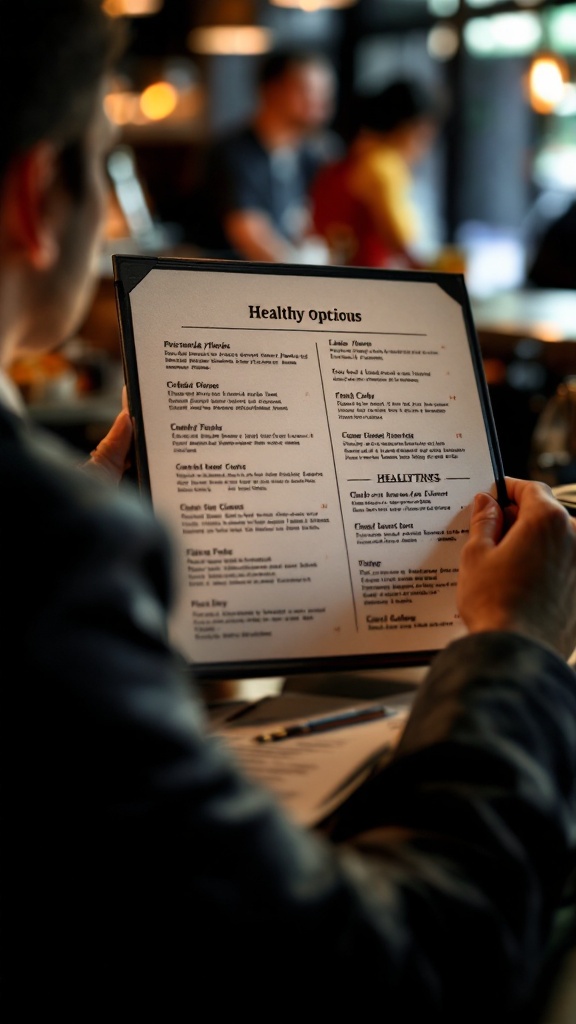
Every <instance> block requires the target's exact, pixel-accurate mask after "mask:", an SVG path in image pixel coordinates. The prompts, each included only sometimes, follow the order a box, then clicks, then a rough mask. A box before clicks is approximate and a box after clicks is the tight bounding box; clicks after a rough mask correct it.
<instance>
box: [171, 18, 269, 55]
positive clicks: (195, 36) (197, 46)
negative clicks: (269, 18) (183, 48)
mask: <svg viewBox="0 0 576 1024" xmlns="http://www.w3.org/2000/svg"><path fill="white" fill-rule="evenodd" d="M270 45H271V34H270V32H269V31H268V30H267V29H264V28H260V26H258V25H209V26H207V27H206V28H196V29H193V31H192V32H190V34H189V36H188V47H189V49H190V50H192V51H193V52H194V53H209V54H213V55H220V56H231V55H237V56H253V55H255V54H259V53H266V52H267V51H268V50H269V49H270Z"/></svg>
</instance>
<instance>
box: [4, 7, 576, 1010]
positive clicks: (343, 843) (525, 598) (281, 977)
mask: <svg viewBox="0 0 576 1024" xmlns="http://www.w3.org/2000/svg"><path fill="white" fill-rule="evenodd" d="M8 8H9V5H8V2H7V0H0V12H1V13H2V14H3V15H4V17H3V18H2V24H3V31H2V36H1V37H0V48H1V49H2V58H3V59H2V61H0V81H1V82H2V86H3V88H2V95H3V96H4V97H6V96H8V95H9V94H10V89H12V96H13V100H12V102H11V103H10V104H4V107H3V113H2V115H0V117H1V118H2V131H1V132H0V145H1V147H2V152H1V156H0V352H1V359H2V366H3V368H4V369H3V371H2V377H1V396H0V482H1V487H2V502H1V503H0V535H1V537H2V541H3V545H4V558H3V562H2V587H3V602H2V606H3V616H2V633H1V635H2V652H3V666H4V667H3V671H2V715H1V716H0V721H1V722H2V730H3V732H2V744H1V749H2V753H3V757H4V762H3V772H2V780H3V785H2V804H1V806H2V821H3V832H2V849H3V869H4V870H3V878H2V936H3V949H2V970H3V987H2V996H1V999H2V1019H3V1020H6V1021H7V1022H8V1021H10V1024H12V1022H14V1021H26V1022H29V1021H36V1020H40V1019H44V1017H46V1018H47V1019H51V1018H54V1019H57V1020H58V1021H59V1022H62V1021H66V1022H68V1021H75V1022H78V1021H84V1020H91V1019H95V1020H99V1021H103V1020H114V1021H115V1020H126V1021H128V1020H129V1021H132V1020H134V1021H139V1020H141V1019H146V1020H150V1019H151V1020H157V1021H162V1022H163V1024H164V1022H175V1021H180V1020H182V1019H187V1018H188V1016H190V1017H193V1016H195V1015H196V1016H197V1015H198V1014H204V1016H207V1015H208V1014H210V1015H212V1014H214V1015H215V1016H222V1017H226V1016H231V1015H232V1014H237V1015H238V1016H240V1015H242V1014H244V1013H247V1012H254V1011H255V1010H256V1012H257V1013H261V1014H266V1015H268V1014H269V1013H274V1014H275V1015H276V1016H278V1017H279V1018H280V1019H285V1018H287V1017H288V1015H290V1017H294V1015H296V1014H298V1015H299V1016H303V1017H304V1018H305V1019H306V1017H310V1016H312V1014H314V1016H316V1014H319V1013H322V1014H323V1015H325V1016H330V1017H332V1018H333V1019H336V1020H338V1019H343V1016H344V1015H346V1016H348V1015H349V1014H351V1013H354V1014H355V1016H356V1017H358V1018H360V1019H363V1018H366V1019H367V1016H368V1014H372V1013H374V1011H375V1008H376V1007H377V1008H378V1010H377V1012H378V1013H379V1015H382V1016H383V1017H384V1019H386V1020H388V1021H404V1020H413V1019H416V1020H422V1021H424V1020H426V1021H427V1022H431V1021H435V1022H440V1021H441V1022H443V1024H446V1022H450V1021H458V1022H462V1021H466V1022H467V1024H469V1022H473V1021H482V1022H485V1021H486V1020H489V1019H498V1020H503V1021H504V1020H505V1021H506V1022H507V1024H509V1022H511V1021H516V1020H517V1019H521V1018H520V1017H519V1014H520V1011H525V1010H526V1008H527V1006H528V1005H529V1002H530V1000H531V998H532V995H533V987H534V983H535V980H536V979H537V978H538V975H539V972H540V969H541V964H542V957H543V954H544V951H545V949H546V942H547V937H548V934H549V929H550V924H551V920H552V917H553V914H554V912H555V909H556V907H557V906H558V901H559V900H560V898H561V896H562V892H563V888H564V885H565V882H566V880H567V878H568V875H569V868H570V864H571V858H572V855H573V836H574V826H575V824H576V816H575V811H574V797H575V778H576V679H575V676H574V673H573V671H572V669H571V668H570V667H569V666H568V664H567V662H566V658H567V657H568V656H569V655H570V653H571V651H572V650H573V648H574V646H575V645H576V600H575V597H576V536H575V530H574V526H573V523H572V521H571V520H570V518H569V517H568V515H567V513H566V512H565V511H564V510H563V509H562V508H561V507H560V505H558V504H557V503H556V502H555V501H554V499H553V498H552V496H551V494H550V492H549V491H548V490H547V489H546V488H545V487H543V486H541V485H538V484H536V483H522V482H519V481H510V482H509V489H510V498H511V502H512V508H513V509H514V510H515V516H516V518H515V521H513V519H512V518H511V519H510V521H509V528H508V530H507V532H506V533H505V535H503V531H504V523H503V514H502V511H501V509H500V508H499V506H498V505H497V503H496V502H495V500H494V499H493V498H492V497H491V496H490V495H487V494H484V495H480V496H479V497H478V498H477V500H476V503H475V507H474V510H473V513H472V523H471V533H470V540H469V543H468V545H467V547H466V548H465V552H464V560H463V566H462V573H461V577H460V582H459V603H460V608H461V613H462V616H463V618H464V620H465V622H466V624H467V626H468V629H469V634H470V635H468V636H466V637H465V638H464V639H461V640H460V641H458V642H457V643H454V644H453V645H451V646H450V648H448V649H447V650H446V651H444V652H443V653H441V654H440V655H439V656H438V657H437V659H436V660H435V662H434V664H433V666H432V668H431V670H430V673H429V677H428V679H427V681H426V683H425V684H424V685H423V687H422V689H421V691H420V693H419V696H418V699H417V701H416V704H415V707H414V711H413V714H412V716H411V718H410V720H409V722H408V725H407V727H406V730H405V733H404V736H403V738H402V740H401V743H400V745H399V748H398V750H397V753H396V755H395V757H394V758H393V760H392V761H391V763H390V764H389V765H388V766H387V767H386V768H384V769H383V770H382V771H381V772H379V774H378V775H377V776H376V777H375V778H373V779H372V781H371V782H370V783H369V784H368V785H366V786H364V787H362V788H361V789H360V790H359V791H357V793H356V794H355V796H354V797H353V798H352V799H351V800H350V802H349V804H348V805H347V806H346V807H345V808H344V809H343V811H342V813H341V815H340V817H339V820H338V821H337V822H336V824H335V827H334V829H333V831H332V832H331V834H330V835H322V834H316V833H314V832H312V831H310V832H307V831H304V830H302V829H300V828H298V827H296V826H295V825H294V824H293V823H292V822H291V821H290V820H289V819H288V818H287V817H286V816H285V815H284V814H283V813H282V811H281V810H280V808H279V807H278V806H277V805H276V803H275V801H274V799H273V798H272V797H271V796H270V795H269V794H267V793H266V792H264V791H263V790H261V789H259V788H258V787H256V786H255V785H253V784H252V783H250V782H249V781H248V780H247V779H246V778H244V777H243V775H242V774H241V772H240V771H239V770H238V769H237V767H236V766H235V764H234V761H233V760H232V757H231V756H229V755H228V754H227V753H226V752H225V750H223V749H222V747H221V746H220V745H218V744H217V743H216V742H215V741H214V740H213V739H211V738H210V737H209V735H208V734H207V731H206V721H205V713H204V710H203V707H202V704H201V701H200V698H199V696H198V694H197V693H196V691H195V690H194V689H193V686H192V684H191V683H190V681H189V679H188V677H187V674H186V671H185V668H184V666H183V664H182V661H181V659H180V658H179V656H178V654H177V653H176V652H174V651H172V650H171V649H170V647H169V646H168V644H167V641H166V612H167V607H168V606H169V602H170V594H171V587H172V583H171V573H170V568H169V541H168V540H167V538H166V536H165V533H164V531H163V529H162V527H161V526H160V525H159V524H158V523H157V522H156V521H155V520H154V519H153V518H152V517H151V515H150V513H149V510H148V509H147V508H146V507H145V506H144V504H143V503H141V502H140V500H139V498H138V495H137V494H136V493H134V494H132V493H131V490H130V487H129V486H128V485H126V487H122V488H116V487H114V486H112V485H110V483H109V482H106V481H103V480H101V479H98V475H97V474H89V473H86V472H83V471H81V470H79V469H78V467H77V454H76V453H73V452H70V451H68V450H67V449H66V448H64V447H63V446H62V445H61V444H60V443H59V442H58V441H57V440H56V439H55V438H52V437H49V436H48V435H44V434H42V433H41V432H40V431H38V430H37V429H36V428H34V426H33V425H32V424H31V423H30V421H29V420H28V419H27V417H26V411H25V410H24V409H22V408H21V406H20V403H19V401H18V396H17V395H15V394H14V391H13V389H12V388H11V384H10V380H9V377H8V374H7V372H6V371H7V369H8V367H9V365H10V361H11V360H12V359H13V358H14V357H15V355H16V354H18V353H21V352H24V351H30V350H34V351H37V350H39V349H40V348H44V347H46V346H51V345H55V344H56V343H57V342H58V341H59V340H61V339H62V338H64V337H66V336H67V335H68V334H69V332H70V331H71V330H72V329H73V326H74V324H75V323H76V322H77V320H78V318H79V317H80V316H81V315H82V313H83V310H84V307H85V304H86V301H87V299H88V296H89V295H90V291H91V282H92V274H93V267H94V254H95V252H96V250H97V246H98V239H99V231H100V226H101V222H102V216H103V208H104V178H103V169H102V167H103V156H104V154H105V152H106V149H107V146H108V139H109V133H108V125H107V122H106V118H105V116H104V114H103V109H102V104H101V98H102V92H103V86H104V80H105V78H104V76H105V72H106V67H107V62H108V54H109V44H108V34H109V33H108V30H109V27H110V25H109V23H108V22H107V21H106V19H105V18H104V16H103V15H102V14H101V11H100V6H99V3H97V2H96V0H51V3H50V4H45V3H38V2H36V0H20V2H19V3H18V4H17V5H15V6H13V5H12V4H10V8H9V9H8ZM23 69H24V70H23ZM16 81H18V83H19V84H18V88H16V87H15V86H14V83H15V82H16ZM123 429H124V428H122V430H121V431H120V433H121V435H122V436H121V438H120V441H119V440H118V437H116V440H115V441H114V442H113V443H116V444H117V446H118V447H121V446H122V443H123V440H122V438H124V434H123V433H122V431H123ZM206 1006H208V1009H206ZM524 1019H527V1018H524Z"/></svg>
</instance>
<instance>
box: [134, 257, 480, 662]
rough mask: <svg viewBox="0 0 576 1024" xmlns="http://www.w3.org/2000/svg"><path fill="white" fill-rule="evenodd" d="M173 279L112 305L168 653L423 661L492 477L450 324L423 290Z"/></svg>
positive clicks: (332, 276) (464, 347) (246, 277)
mask: <svg viewBox="0 0 576 1024" xmlns="http://www.w3.org/2000/svg"><path fill="white" fill-rule="evenodd" d="M120 259H129V258H128V257H121V258H120ZM132 259H134V258H132ZM178 262H179V263H185V264H186V269H184V268H183V267H181V266H178V267H177V268H176V267H173V266H172V264H173V263H174V261H172V264H170V261H168V266H167V267H165V266H163V265H162V261H155V265H154V267H153V268H152V269H150V270H149V272H147V273H146V274H145V275H144V276H143V277H142V279H141V280H140V281H139V283H137V284H136V286H135V287H133V288H132V289H131V291H130V295H129V312H130V318H131V332H132V335H133V344H134V368H133V372H132V373H130V372H129V373H128V389H129V394H130V391H131V390H132V392H133V391H134V389H136V388H137V390H138V398H139V404H140V407H141V418H142V427H143V437H144V438H145V442H144V441H143V440H141V443H142V444H145V459H146V462H147V469H148V478H149V486H150V491H151V497H152V502H153V505H154V507H155V509H156V511H157V513H158V514H159V515H160V516H161V518H163V519H164V520H165V521H167V522H168V524H169V526H170V529H171V532H172V534H173V536H174V538H175V539H176V541H177V543H178V544H179V546H180V551H179V558H178V564H179V571H180V578H179V580H178V601H177V606H176V609H175V612H174V616H173V622H172V629H173V639H174V640H175V642H176V643H177V644H178V646H179V647H180V648H181V649H182V651H183V652H184V654H185V655H186V656H187V657H188V658H189V660H190V661H193V662H195V663H197V664H200V665H210V664H215V663H218V664H221V663H225V664H230V665H231V666H232V665H241V664H242V663H244V662H250V663H254V662H267V663H269V662H277V661H280V662H284V661H285V662H286V663H289V662H291V661H292V660H293V659H298V660H304V661H307V660H308V659H320V660H321V661H323V660H328V661H329V660H330V659H332V658H342V657H345V656H354V657H358V658H359V659H360V661H361V660H362V658H368V659H370V658H372V659H373V658H374V657H375V656H378V657H380V655H385V656H388V657H389V658H390V659H391V660H392V661H393V660H394V658H395V657H400V658H405V657H407V656H412V655H413V656H417V655H418V654H419V653H421V652H432V651H435V650H437V649H439V648H440V647H443V646H444V645H445V644H446V643H447V642H448V641H449V640H451V639H452V638H453V637H454V636H455V635H457V634H458V633H459V632H460V622H459V619H458V615H457V611H456V604H455V589H456V578H457V569H458V561H459V554H460V550H461V547H462V544H463V542H464V541H465V539H466V536H467V533H468V523H469V506H470V501H471V499H472V497H473V495H474V493H476V491H478V490H480V489H490V488H491V487H492V486H493V485H494V481H495V477H496V476H497V475H498V473H497V469H496V468H495V456H494V438H493V437H492V436H491V434H490V430H491V427H490V422H491V421H490V418H489V416H488V415H487V410H486V400H485V398H484V396H483V392H482V388H481V386H480V385H481V381H480V380H479V376H478V375H479V372H480V371H479V370H478V361H476V362H475V360H474V358H473V351H472V348H471V342H470V338H469V336H468V333H469V332H468V331H467V326H466V322H465V316H464V312H463V306H462V303H461V302H459V301H457V299H455V298H454V297H452V295H451V294H449V292H448V291H447V290H445V289H444V288H443V287H442V286H441V280H442V278H441V276H440V278H439V279H438V278H437V277H436V278H435V277H433V276H428V275H417V274H414V275H410V274H408V275H406V274H403V275H401V276H395V275H393V274H383V275H382V276H379V275H378V273H377V272H376V273H374V272H372V274H370V276H366V277H364V276H362V275H359V276H348V275H346V273H345V272H341V273H338V272H335V271H326V270H325V269H324V272H322V273H313V274H310V273H306V271H305V270H303V269H301V268H292V269H293V272H290V269H291V268H283V271H282V272H279V271H278V270H277V269H276V270H275V269H274V268H267V267H266V268H264V267H260V266H259V265H253V266H252V267H251V269H250V270H249V271H248V270H246V269H245V268H239V267H236V265H234V264H232V265H230V264H224V265H222V266H220V265H217V266H214V265H211V264H209V263H200V264H197V263H196V262H195V261H178ZM156 264H158V266H157V265H156ZM231 266H232V268H233V269H231ZM123 343H124V345H126V339H124V342H123ZM131 378H132V380H131Z"/></svg>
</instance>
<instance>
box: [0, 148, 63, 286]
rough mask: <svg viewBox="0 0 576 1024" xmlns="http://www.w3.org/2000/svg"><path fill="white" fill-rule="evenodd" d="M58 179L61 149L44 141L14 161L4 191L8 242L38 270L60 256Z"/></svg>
mask: <svg viewBox="0 0 576 1024" xmlns="http://www.w3.org/2000/svg"><path fill="white" fill-rule="evenodd" d="M58 182H59V151H58V149H57V148H56V147H55V146H54V145H53V144H52V143H50V142H44V141H43V142H39V143H37V144H36V145H35V146H32V147H31V148H30V149H28V150H26V152H25V153H22V154H21V155H20V156H17V157H15V158H14V159H13V160H12V162H11V164H10V166H9V168H8V171H7V174H6V175H5V178H4V182H3V186H2V190H1V193H0V204H1V207H2V210H1V217H2V221H3V224H4V230H3V233H4V237H5V242H6V244H7V245H8V246H9V247H10V249H11V251H12V252H13V253H14V254H15V255H18V256H19V257H20V258H24V259H26V260H28V261H29V263H30V265H31V266H32V267H33V268H34V269H35V270H49V269H50V267H51V266H53V264H54V262H55V260H56V259H57V257H58V253H59V248H60V247H59V238H58V222H59V221H58V217H57V216H56V207H55V200H56V198H57V196H58V195H59V194H60V195H61V193H59V189H58Z"/></svg>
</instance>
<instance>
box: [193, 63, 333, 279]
mask: <svg viewBox="0 0 576 1024" xmlns="http://www.w3.org/2000/svg"><path fill="white" fill-rule="evenodd" d="M334 99H335V75H334V71H333V68H332V66H331V64H330V63H329V62H328V60H327V59H326V58H325V57H324V56H323V55H321V54H318V53H313V52H307V51H304V52H300V51H297V52H275V53H274V54H273V55H272V56H270V57H268V59H267V60H266V61H265V62H264V63H263V65H262V67H261V69H260V77H259V84H258V106H257V109H256V111H255V114H254V116H253V118H252V119H251V121H250V123H249V124H246V125H243V126H241V127H240V128H238V129H237V130H235V131H234V132H232V133H231V134H229V135H227V136H225V137H223V138H221V139H219V140H217V141H216V142H214V144H213V145H212V146H210V147H209V148H208V151H207V154H206V157H205V163H206V165H205V170H204V173H203V175H202V185H201V186H200V188H199V191H198V193H197V195H196V197H195V203H194V210H195V211H196V212H195V214H194V215H192V216H191V215H190V213H189V214H188V228H187V231H188V234H189V235H190V236H191V237H192V239H195V240H196V241H197V242H199V243H200V244H201V245H203V246H204V248H206V249H207V250H209V251H210V252H212V253H217V254H218V255H231V256H235V257H236V258H240V259H249V260H265V261H268V262H298V261H300V260H303V261H307V260H310V259H312V261H314V259H313V257H316V256H317V255H319V256H320V257H321V260H320V261H322V260H323V259H324V250H323V247H322V246H321V245H320V246H319V245H318V240H316V248H314V244H315V243H314V240H313V239H310V237H309V236H310V233H311V221H310V201H309V190H310V185H311V182H312V181H313V179H314V177H315V176H316V173H317V171H318V169H319V167H320V166H321V165H322V163H323V162H324V161H325V160H326V159H328V157H329V156H330V155H332V154H333V153H334V152H335V151H336V145H337V142H336V141H335V140H336V136H335V135H334V134H332V133H330V132H329V131H328V130H327V126H328V124H329V122H330V119H331V117H332V113H333V105H334Z"/></svg>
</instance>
